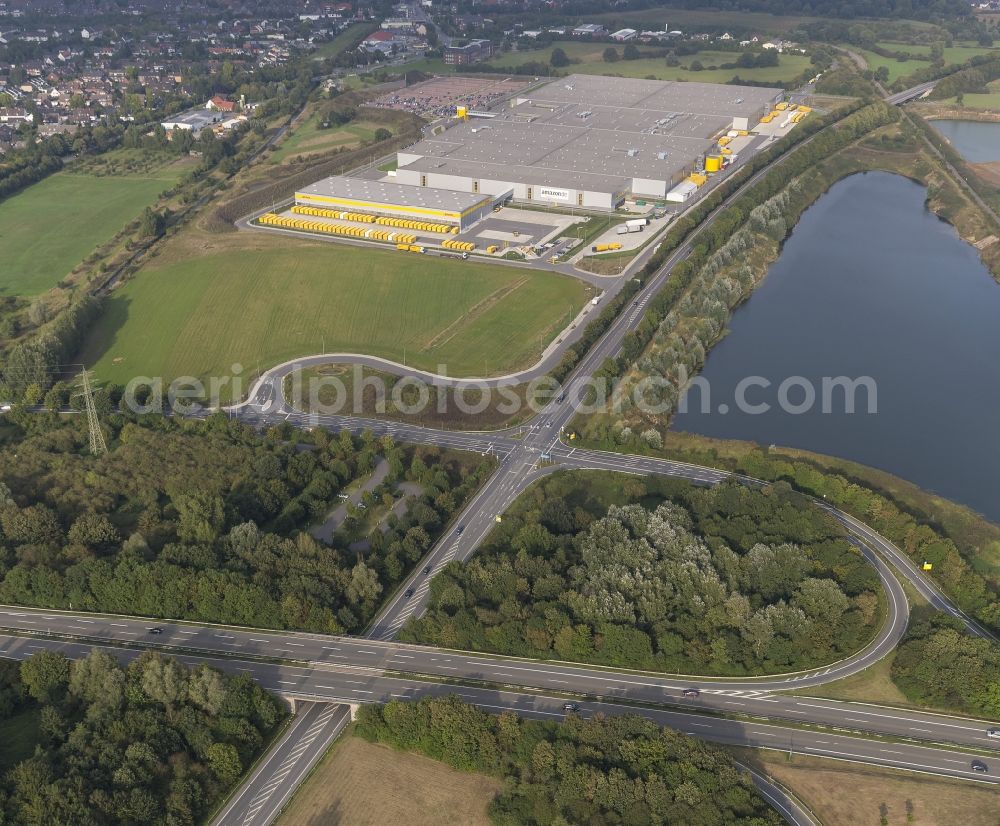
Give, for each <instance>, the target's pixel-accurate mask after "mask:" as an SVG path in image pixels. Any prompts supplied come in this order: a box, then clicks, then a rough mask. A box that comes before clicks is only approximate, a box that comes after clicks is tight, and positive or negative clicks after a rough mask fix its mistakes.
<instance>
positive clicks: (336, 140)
mask: <svg viewBox="0 0 1000 826" xmlns="http://www.w3.org/2000/svg"><path fill="white" fill-rule="evenodd" d="M378 128H379V127H378V126H376V125H375V124H372V123H366V122H365V121H358V122H356V123H348V124H346V125H344V126H331V127H330V128H328V129H321V128H320V115H319V113H318V112H317V113H314V114H313V115H311V116H310V117H308V118H306V120H305V121H304V122H303V123H301V124H300V125H299V126H298V127H296V129H295V131H294V132H292V134H291V135H289V136H288V137H287V138H285V140H283V141H282V142H281V145H280V146H278V148H277V149H275V150H274V152H272V153H271V156H270V158H269V160H270V161H271V163H284V162H286V161H289V160H291V159H292V158H294V157H296V156H300V155H315V154H317V153H319V152H328V151H330V150H332V149H340V148H341V147H346V148H349V149H355V148H356V147H358V146H361V144H362V143H364V142H365V141H371V140H374V138H375V130H376V129H378Z"/></svg>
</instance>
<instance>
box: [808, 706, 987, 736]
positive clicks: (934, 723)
mask: <svg viewBox="0 0 1000 826" xmlns="http://www.w3.org/2000/svg"><path fill="white" fill-rule="evenodd" d="M795 705H797V706H803V707H805V708H819V709H825V710H826V711H837V708H836V707H831V706H824V705H817V704H815V703H796V704H795ZM852 711H854V713H855V714H865V715H867V716H868V717H881V718H883V719H885V720H903V721H905V722H908V723H913V722H916V721H915V720H914V719H913V718H912V717H901V716H899V715H898V714H877V713H876V712H874V711H858V710H857V709H852ZM917 713H919V712H914V714H917ZM920 722H922V723H926V724H927V725H931V726H944V727H947V728H960V729H965V730H967V731H982V728H981V727H977V726H960V725H957V724H956V723H939V722H938V721H936V720H923V719H921V720H920Z"/></svg>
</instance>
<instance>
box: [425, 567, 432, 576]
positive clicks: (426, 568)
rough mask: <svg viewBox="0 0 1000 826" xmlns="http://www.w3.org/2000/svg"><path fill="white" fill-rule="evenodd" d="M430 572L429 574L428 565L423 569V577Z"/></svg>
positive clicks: (429, 568)
mask: <svg viewBox="0 0 1000 826" xmlns="http://www.w3.org/2000/svg"><path fill="white" fill-rule="evenodd" d="M430 572H431V566H430V565H427V566H426V567H425V568H424V576H427V574H429V573H430Z"/></svg>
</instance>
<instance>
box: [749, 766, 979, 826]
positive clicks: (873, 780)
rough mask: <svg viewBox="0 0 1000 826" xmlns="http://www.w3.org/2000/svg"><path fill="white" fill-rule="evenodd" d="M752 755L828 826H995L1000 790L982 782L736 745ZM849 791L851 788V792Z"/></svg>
mask: <svg viewBox="0 0 1000 826" xmlns="http://www.w3.org/2000/svg"><path fill="white" fill-rule="evenodd" d="M733 751H734V753H740V754H739V755H738V756H739V758H740V759H746V758H747V756H748V755H752V759H751V761H750V762H751V764H754V763H756V764H758V765H762V766H763V768H764V769H765V770H766V771H767V773H768V774H770V775H771V776H772V777H774V778H775V779H776V780H778V781H780V782H781V783H783V784H784V785H785V786H787V787H788V788H789V789H791V790H792V791H793V792H794V793H795V794H796V796H797V797H798V798H799V799H800V800H802V801H803V802H804V803H805V804H806V805H807V806H808V807H809V809H810V810H812V811H813V812H814V813H815V814H817V815H818V816H819V817H820V818H821V819H822V822H823V823H824V824H825V826H857V824H868V823H871V824H877V823H880V822H881V823H913V824H917V826H952V825H953V824H956V823H961V824H962V826H995V824H996V822H997V797H998V796H997V792H996V790H995V789H991V788H987V787H984V786H981V785H980V784H978V783H963V782H961V781H958V780H944V779H941V778H935V777H924V776H917V775H914V774H910V773H908V772H900V771H893V770H891V769H881V768H875V767H871V766H864V765H862V764H859V763H846V762H845V763H842V762H840V761H833V760H823V759H820V758H816V757H803V756H801V755H796V756H795V757H794V758H793V759H792V760H788V758H787V756H786V755H785V754H784V753H780V752H770V751H751V750H749V749H734V750H733ZM848 790H849V791H848Z"/></svg>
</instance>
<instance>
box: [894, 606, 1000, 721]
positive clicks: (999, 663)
mask: <svg viewBox="0 0 1000 826" xmlns="http://www.w3.org/2000/svg"><path fill="white" fill-rule="evenodd" d="M892 680H893V682H894V683H895V684H896V685H897V686H899V689H900V691H902V692H903V693H904V694H905V695H906V696H907V698H908V699H909V700H911V701H912V702H914V703H918V704H919V705H928V706H936V707H938V708H946V709H949V710H951V711H960V712H964V713H966V714H978V715H982V716H984V717H987V718H989V719H993V720H995V719H998V718H1000V645H998V644H997V643H995V642H993V641H992V640H989V639H981V638H979V637H973V636H972V635H970V634H969V633H968V632H967V631H966V630H965V626H964V625H963V623H962V621H961V620H959V619H957V618H955V617H950V616H948V615H947V614H944V613H942V612H940V611H935V610H933V609H931V608H929V607H927V606H921V607H918V608H916V609H914V611H913V613H912V615H911V618H910V625H909V627H908V628H907V630H906V637H905V638H904V640H903V642H902V644H900V646H899V648H897V649H896V656H895V658H894V659H893V661H892Z"/></svg>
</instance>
